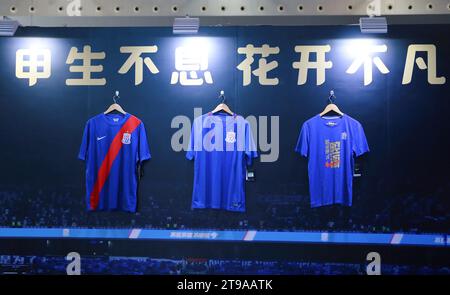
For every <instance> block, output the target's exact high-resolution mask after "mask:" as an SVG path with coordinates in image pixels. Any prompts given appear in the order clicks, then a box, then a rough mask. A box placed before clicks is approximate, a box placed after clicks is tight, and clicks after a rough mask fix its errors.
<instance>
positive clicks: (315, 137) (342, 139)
mask: <svg viewBox="0 0 450 295" xmlns="http://www.w3.org/2000/svg"><path fill="white" fill-rule="evenodd" d="M295 151H296V152H298V153H300V154H301V155H302V156H304V157H307V158H308V176H309V190H310V195H311V207H319V206H324V205H331V204H342V205H347V206H351V205H352V180H353V168H354V157H355V156H360V155H362V154H364V153H365V152H368V151H369V147H368V145H367V140H366V136H365V135H364V130H363V127H362V126H361V124H360V123H359V122H358V121H356V120H355V119H353V118H351V117H350V116H348V115H346V114H344V115H343V116H341V117H321V116H320V115H316V116H314V117H313V118H311V119H309V120H307V121H306V122H305V123H304V124H303V126H302V128H301V131H300V135H299V137H298V141H297V146H296V148H295Z"/></svg>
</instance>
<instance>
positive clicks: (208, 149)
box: [186, 113, 258, 212]
mask: <svg viewBox="0 0 450 295" xmlns="http://www.w3.org/2000/svg"><path fill="white" fill-rule="evenodd" d="M257 156H258V154H257V152H256V146H255V143H254V140H253V135H252V130H251V127H250V124H249V122H248V121H247V120H245V119H244V118H243V117H241V116H237V115H228V114H223V113H214V114H213V113H207V114H204V115H202V116H199V117H197V118H195V119H194V122H193V126H192V132H191V138H190V144H189V148H188V151H187V153H186V157H187V158H188V159H189V160H192V159H194V185H193V192H192V208H214V209H224V210H229V211H238V212H243V211H245V188H244V182H245V178H246V177H245V176H246V171H247V169H246V168H247V165H251V163H252V159H253V158H255V157H257Z"/></svg>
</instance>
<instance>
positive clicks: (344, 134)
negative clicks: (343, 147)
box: [341, 132, 347, 140]
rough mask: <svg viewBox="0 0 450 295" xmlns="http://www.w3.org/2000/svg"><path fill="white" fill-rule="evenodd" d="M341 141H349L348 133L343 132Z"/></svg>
mask: <svg viewBox="0 0 450 295" xmlns="http://www.w3.org/2000/svg"><path fill="white" fill-rule="evenodd" d="M341 139H342V140H346V139H347V132H342V133H341Z"/></svg>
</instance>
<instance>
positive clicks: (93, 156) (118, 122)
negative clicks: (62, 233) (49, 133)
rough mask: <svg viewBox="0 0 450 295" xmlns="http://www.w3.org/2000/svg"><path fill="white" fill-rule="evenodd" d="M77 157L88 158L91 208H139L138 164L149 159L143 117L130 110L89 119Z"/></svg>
mask: <svg viewBox="0 0 450 295" xmlns="http://www.w3.org/2000/svg"><path fill="white" fill-rule="evenodd" d="M78 158H79V159H81V160H85V161H86V205H87V208H88V210H90V211H95V210H105V211H106V210H108V211H109V210H122V211H129V212H135V211H136V203H137V196H136V194H137V182H138V174H137V169H136V168H137V164H138V163H142V162H143V161H145V160H148V159H150V151H149V147H148V143H147V136H146V133H145V128H144V124H143V123H142V122H141V120H139V119H138V118H136V117H135V116H133V115H130V114H125V115H123V114H99V115H97V116H95V117H93V118H91V119H89V120H88V121H87V123H86V127H85V129H84V134H83V140H82V143H81V147H80V152H79V154H78Z"/></svg>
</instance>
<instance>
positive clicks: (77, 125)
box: [0, 25, 450, 232]
mask: <svg viewBox="0 0 450 295" xmlns="http://www.w3.org/2000/svg"><path fill="white" fill-rule="evenodd" d="M449 35H450V26H432V25H428V26H390V27H389V34H387V35H362V34H361V33H360V32H359V28H358V27H221V28H201V30H200V33H199V34H198V35H196V36H174V35H172V32H171V28H22V29H20V30H19V31H18V33H17V35H16V36H15V37H13V38H1V39H0V61H1V67H0V77H1V79H0V102H1V106H2V110H3V111H2V115H1V116H0V133H1V145H0V146H1V153H0V163H1V165H0V188H1V190H2V193H1V194H2V197H1V200H0V203H1V204H2V205H1V206H0V212H2V216H1V219H0V222H1V223H0V225H2V226H10V225H15V226H17V225H18V226H32V225H40V226H108V227H109V226H111V227H118V226H121V227H122V226H124V227H130V226H141V227H144V226H145V227H164V228H180V227H183V226H184V227H194V228H199V227H202V228H243V227H245V228H258V229H279V230H295V229H323V228H327V229H340V230H342V229H352V230H363V231H392V230H406V231H412V230H422V231H444V232H448V224H449V214H448V212H450V211H449V203H450V201H449V198H448V196H449V194H450V181H449V180H450V172H449V168H448V167H450V161H449V157H448V156H447V154H448V151H449V150H450V139H449V136H448V134H449V131H450V128H449V126H450V125H449V124H448V122H447V121H448V113H449V111H450V99H449V94H448V93H449V91H450V87H449V81H448V77H449V74H450V67H449V65H450V58H449V53H450V41H449V39H448V36H449ZM249 44H252V45H253V46H254V48H256V49H255V51H254V55H253V59H254V60H253V63H251V64H250V63H246V62H247V61H251V60H248V59H246V55H245V54H242V53H239V52H238V48H242V49H241V51H242V50H245V47H246V46H247V45H249ZM264 44H267V45H268V47H269V48H266V47H263V45H264ZM416 45H423V46H416ZM85 46H90V50H91V51H92V52H93V53H99V54H97V55H94V56H92V57H94V59H92V60H91V61H90V62H91V63H92V65H96V66H98V65H101V66H102V68H95V67H94V68H89V65H88V62H89V61H88V60H87V59H86V60H85V61H84V62H85V64H84V65H85V67H84V69H85V70H86V71H87V70H89V69H91V70H93V71H94V72H93V73H91V74H89V73H85V77H88V76H89V75H90V76H91V78H92V79H93V80H90V81H89V80H84V81H78V83H81V84H84V85H70V84H71V82H70V81H71V80H70V79H81V78H82V76H83V73H80V72H77V68H76V67H72V68H71V66H77V65H82V64H83V60H80V59H76V58H78V57H82V55H81V53H82V52H83V51H84V55H83V56H84V57H87V56H88V53H87V50H88V48H87V47H85ZM142 46H156V47H157V48H156V47H149V48H140V49H141V50H143V51H146V52H143V53H142V54H141V55H140V57H141V58H142V59H141V60H140V59H139V58H138V56H137V55H136V57H137V59H136V60H137V63H136V64H131V68H129V70H128V71H126V69H125V70H124V71H123V72H124V73H120V69H121V68H122V67H125V66H124V64H125V63H126V61H127V59H128V58H129V57H130V53H127V52H121V48H122V51H127V49H126V48H124V47H134V49H136V48H137V47H142ZM296 46H312V47H310V49H311V50H312V53H311V54H310V56H309V61H311V62H314V61H316V60H318V61H319V62H318V63H317V64H316V65H319V67H320V66H323V67H325V69H324V70H323V72H322V73H323V75H324V76H323V77H324V79H323V80H322V81H321V79H320V74H318V73H319V72H320V70H317V69H316V68H314V66H315V64H314V63H311V64H310V66H311V67H312V68H311V69H309V70H308V71H307V77H306V81H304V83H303V82H302V81H299V80H300V79H299V69H298V68H297V67H296V66H295V65H296V64H294V63H296V62H299V61H300V57H303V58H307V57H306V54H305V52H303V53H302V54H301V53H300V52H296ZM177 48H179V49H177ZM305 48H307V47H302V48H300V47H297V51H300V49H305ZM414 49H417V52H416V54H415V55H414ZM320 50H322V51H323V52H324V59H321V54H320V53H317V51H320ZM325 51H326V52H325ZM77 53H78V54H80V55H79V56H78V55H77ZM408 53H409V54H410V56H411V57H412V59H411V60H407V56H408ZM189 55H191V56H189ZM192 56H194V60H192V59H189V58H192ZM71 57H74V58H75V59H74V60H73V62H72V60H71ZM34 58H36V60H34ZM195 58H198V59H197V60H195ZM141 61H142V69H139V64H140V62H141ZM320 61H321V62H320ZM358 61H360V63H359V64H358ZM306 65H307V63H300V68H302V67H303V68H304V67H305V66H306ZM352 65H353V69H354V71H352ZM136 67H138V68H137V70H136ZM196 67H197V69H196ZM246 67H247V68H246ZM258 69H259V70H258ZM408 69H411V71H412V72H411V73H412V76H411V81H410V82H409V81H407V80H408V73H407V72H408ZM135 70H136V71H135ZM95 71H97V72H95ZM183 71H185V74H186V75H187V79H184V78H182V75H184V74H183V73H182V72H183ZM191 71H195V73H192V72H191ZM251 71H253V72H251ZM353 72H354V73H353ZM136 73H137V74H136ZM248 73H250V74H248ZM139 74H142V81H140V79H139V76H140V75H139ZM247 74H248V76H246V75H247ZM195 75H198V77H197V79H195ZM209 75H210V78H209ZM176 76H178V79H175V78H176ZM370 76H371V77H370ZM302 77H305V76H304V75H303V76H302ZM300 78H301V77H300ZM445 78H447V79H445ZM102 79H103V80H102ZM246 79H250V80H246ZM76 83H77V82H76ZM96 83H98V84H103V85H93V84H96ZM189 83H194V84H195V83H198V84H201V85H187V84H189ZM68 84H69V85H68ZM245 84H247V85H245ZM222 89H223V90H225V93H226V96H227V104H228V105H229V106H230V108H231V109H232V110H234V111H235V112H236V113H238V114H240V115H243V116H244V117H247V116H255V118H256V119H257V120H256V122H257V123H258V125H259V127H261V126H262V125H264V120H267V122H268V125H269V126H271V124H273V125H272V128H269V135H268V136H269V142H271V141H272V142H271V145H272V149H271V150H270V151H264V150H263V149H264V145H263V142H262V138H263V137H264V135H262V133H261V134H260V132H258V131H259V129H257V130H254V132H255V135H258V142H259V145H258V146H259V148H260V152H261V154H263V155H264V154H265V155H266V156H267V155H268V154H270V155H271V156H270V157H266V160H258V161H256V163H254V165H253V170H254V171H255V181H254V182H249V183H247V212H246V213H242V214H237V213H228V212H218V211H209V210H201V211H191V209H190V201H191V191H192V178H193V175H192V174H193V164H192V162H189V161H187V160H186V159H185V157H184V156H185V155H184V154H185V153H184V151H178V150H177V148H175V149H174V147H173V145H172V144H171V142H172V137H173V136H174V134H175V133H176V132H177V130H178V128H173V127H172V126H171V124H172V120H173V119H174V118H175V117H177V116H186V117H187V118H189V119H190V120H192V119H193V118H194V108H202V109H203V112H207V111H209V110H211V109H213V108H214V107H215V106H216V105H217V104H218V103H219V99H218V93H219V91H220V90H222ZM331 89H333V90H334V91H335V93H336V96H337V100H336V103H337V104H338V105H339V107H340V108H341V110H343V111H344V112H345V113H347V114H348V115H350V116H352V117H354V118H355V119H357V120H358V121H360V122H361V124H362V125H363V127H364V129H365V133H366V136H367V139H368V142H369V146H370V149H371V152H370V154H369V155H367V156H364V158H363V159H362V160H361V161H360V164H361V173H362V176H361V177H358V178H355V186H354V202H353V203H354V205H353V207H352V208H318V209H311V208H309V196H308V184H307V161H306V160H305V159H302V158H300V156H299V155H297V154H295V153H294V147H295V144H296V140H297V137H298V132H299V129H300V127H301V124H302V123H303V122H304V121H305V120H307V119H308V118H310V117H312V116H314V115H315V114H317V113H319V112H320V111H321V110H322V109H323V108H324V106H325V104H326V103H327V98H328V94H329V91H330V90H331ZM115 90H119V91H120V96H121V98H120V101H119V103H120V104H121V105H122V106H123V108H124V109H125V110H126V111H128V112H130V113H132V114H134V115H136V116H137V117H139V118H140V119H142V121H143V122H144V124H145V126H146V129H147V135H148V138H149V143H150V148H151V152H152V156H153V158H152V160H151V161H149V162H148V163H147V164H146V165H145V170H144V171H145V173H144V176H143V178H142V180H141V183H140V191H139V213H137V214H127V213H87V212H85V206H84V164H83V162H81V161H79V160H77V153H78V148H79V145H80V143H81V136H82V132H83V128H84V124H85V122H86V120H88V119H89V118H90V117H91V116H94V115H96V114H98V113H100V112H103V111H104V110H105V109H106V108H107V107H108V106H109V105H110V104H111V102H112V100H111V97H112V95H113V94H114V91H115ZM276 122H279V126H277V124H276ZM181 127H182V126H181V125H180V128H181ZM276 134H279V140H277V136H276ZM277 144H279V151H277V149H276V148H275V145H277ZM261 148H262V150H261Z"/></svg>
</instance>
